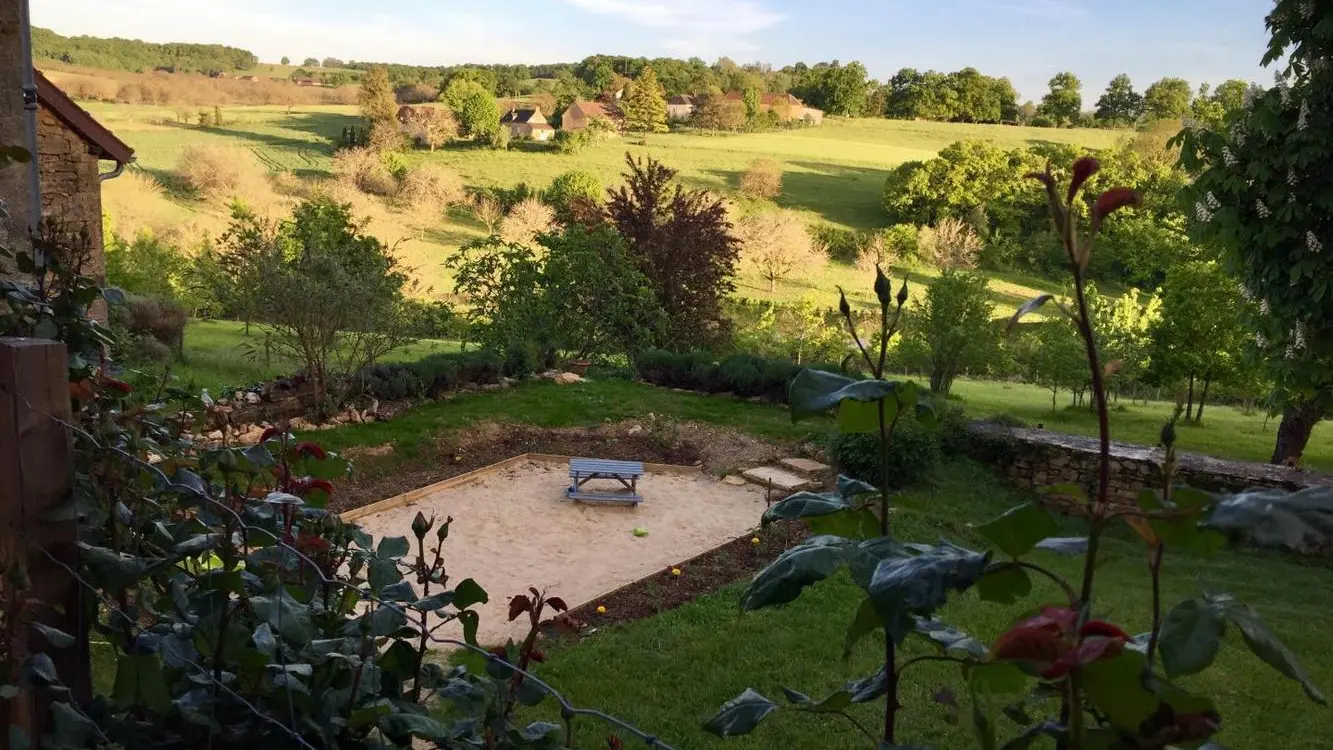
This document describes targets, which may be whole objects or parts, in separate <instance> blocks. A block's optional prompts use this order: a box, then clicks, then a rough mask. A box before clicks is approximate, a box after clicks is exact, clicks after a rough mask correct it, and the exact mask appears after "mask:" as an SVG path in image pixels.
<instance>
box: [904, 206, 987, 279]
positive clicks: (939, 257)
mask: <svg viewBox="0 0 1333 750" xmlns="http://www.w3.org/2000/svg"><path fill="white" fill-rule="evenodd" d="M918 243H919V245H920V247H921V251H922V253H921V254H922V255H923V256H925V257H926V258H927V259H929V260H930V261H931V262H932V263H934V264H935V265H936V266H938V267H940V268H975V267H976V265H977V259H978V258H979V257H980V256H981V247H982V246H981V238H980V237H978V236H977V233H976V230H975V229H973V228H972V227H971V226H970V225H969V224H967V222H964V221H962V220H959V219H955V218H953V217H946V218H943V219H940V220H939V222H938V223H937V224H936V225H935V227H934V229H930V230H927V229H926V228H923V229H922V233H921V234H920V235H918Z"/></svg>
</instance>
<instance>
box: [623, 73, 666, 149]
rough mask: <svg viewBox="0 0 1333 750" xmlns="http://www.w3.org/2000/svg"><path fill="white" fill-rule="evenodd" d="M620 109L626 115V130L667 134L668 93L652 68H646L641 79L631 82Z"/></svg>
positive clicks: (640, 76) (641, 74) (640, 75)
mask: <svg viewBox="0 0 1333 750" xmlns="http://www.w3.org/2000/svg"><path fill="white" fill-rule="evenodd" d="M620 107H621V109H622V110H623V111H624V113H625V129H626V130H634V131H638V132H643V133H665V132H667V107H666V91H665V90H664V89H663V88H662V84H660V83H658V81H657V74H656V73H654V72H653V69H652V66H644V68H643V72H642V73H640V74H639V77H638V78H636V79H634V80H633V81H631V82H630V85H629V91H628V92H626V93H625V99H624V101H623V102H622V103H621V105H620Z"/></svg>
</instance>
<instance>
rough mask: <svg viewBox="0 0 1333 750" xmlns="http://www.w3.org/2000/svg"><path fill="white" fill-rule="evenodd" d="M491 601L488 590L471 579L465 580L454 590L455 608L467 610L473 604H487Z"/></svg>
mask: <svg viewBox="0 0 1333 750" xmlns="http://www.w3.org/2000/svg"><path fill="white" fill-rule="evenodd" d="M490 600H491V597H490V595H489V594H487V593H486V589H483V588H482V587H481V584H479V583H477V582H476V581H474V580H472V579H471V578H464V579H463V580H462V581H460V582H459V583H458V587H457V588H455V589H454V606H455V607H457V608H459V609H467V608H468V607H471V606H472V605H473V604H486V603H487V602H489V601H490Z"/></svg>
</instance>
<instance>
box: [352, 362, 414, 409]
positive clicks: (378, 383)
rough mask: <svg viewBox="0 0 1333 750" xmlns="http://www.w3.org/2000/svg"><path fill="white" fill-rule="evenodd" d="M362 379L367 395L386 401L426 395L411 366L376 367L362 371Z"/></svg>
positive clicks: (388, 365)
mask: <svg viewBox="0 0 1333 750" xmlns="http://www.w3.org/2000/svg"><path fill="white" fill-rule="evenodd" d="M360 378H361V382H362V387H363V390H364V391H365V392H366V393H369V394H370V395H372V396H374V397H375V398H378V399H382V400H385V401H396V400H399V399H404V398H420V397H421V396H422V395H424V394H425V389H424V388H423V387H422V384H421V379H420V378H418V377H417V375H416V373H415V372H413V371H412V368H411V367H410V366H409V365H404V364H398V363H394V364H386V365H374V366H373V367H368V368H366V369H364V370H362V371H361V373H360Z"/></svg>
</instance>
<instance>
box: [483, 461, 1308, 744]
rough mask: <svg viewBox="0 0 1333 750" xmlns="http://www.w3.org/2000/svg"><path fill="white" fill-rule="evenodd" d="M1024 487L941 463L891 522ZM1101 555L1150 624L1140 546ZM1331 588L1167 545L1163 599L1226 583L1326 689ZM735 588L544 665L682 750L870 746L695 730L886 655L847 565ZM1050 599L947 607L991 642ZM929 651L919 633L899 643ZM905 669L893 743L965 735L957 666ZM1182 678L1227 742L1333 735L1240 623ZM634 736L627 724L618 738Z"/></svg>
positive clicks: (995, 509) (814, 723)
mask: <svg viewBox="0 0 1333 750" xmlns="http://www.w3.org/2000/svg"><path fill="white" fill-rule="evenodd" d="M1019 500H1021V496H1020V495H1019V494H1018V493H1016V492H1015V491H1012V490H1009V489H1007V488H1004V487H1001V486H999V485H998V484H997V482H996V480H995V478H994V474H993V473H992V472H991V470H990V469H988V468H986V467H983V466H980V465H977V464H974V463H971V462H968V461H957V462H953V463H949V464H947V465H945V466H942V467H941V468H940V469H939V470H938V471H937V472H935V475H934V478H933V480H932V482H931V483H930V484H929V486H925V487H922V488H919V489H916V490H913V491H911V492H908V493H906V494H904V495H902V496H901V497H900V498H899V499H898V501H897V503H898V510H897V512H896V515H895V535H897V536H899V537H900V538H903V539H909V540H918V541H923V542H934V541H936V540H937V539H939V538H941V537H944V538H947V539H949V540H951V541H954V542H956V543H960V544H965V545H969V544H970V545H973V546H977V547H979V546H981V544H980V540H979V539H978V538H977V536H976V535H975V533H973V531H972V525H973V524H974V523H980V522H982V521H985V520H988V519H989V518H990V517H992V516H994V515H997V514H998V513H1000V512H1002V511H1003V510H1004V509H1005V508H1007V507H1009V506H1010V505H1011V504H1013V503H1015V502H1017V501H1019ZM460 522H465V520H461V521H460ZM1071 531H1072V528H1071ZM1102 559H1103V564H1102V566H1101V568H1100V569H1099V570H1098V574H1097V576H1098V585H1097V596H1096V605H1095V609H1096V612H1097V614H1098V615H1099V616H1103V617H1106V618H1109V619H1112V620H1114V621H1116V622H1118V623H1120V624H1122V625H1124V626H1126V628H1127V629H1128V630H1129V631H1130V632H1142V631H1144V630H1147V629H1148V627H1149V623H1150V610H1149V609H1148V605H1149V601H1150V599H1149V596H1150V595H1149V588H1148V578H1147V572H1146V567H1145V565H1144V555H1143V550H1142V548H1141V547H1140V545H1139V544H1138V543H1136V542H1134V541H1131V540H1130V539H1129V538H1128V536H1127V535H1123V534H1117V535H1115V538H1112V539H1110V540H1109V541H1108V543H1107V544H1105V548H1104V554H1103V557H1102ZM1038 561H1039V562H1041V563H1042V564H1045V565H1048V566H1050V567H1053V568H1054V569H1056V570H1058V571H1060V572H1061V573H1063V574H1064V575H1066V576H1077V575H1078V568H1079V563H1078V562H1077V561H1075V560H1073V559H1061V558H1057V557H1055V556H1054V555H1047V554H1045V553H1043V554H1042V555H1041V557H1040V559H1039V560H1038ZM684 575H686V576H688V575H689V570H688V568H687V569H686V570H685V571H684ZM1330 587H1333V569H1330V567H1329V565H1328V563H1327V561H1302V560H1297V559H1291V558H1284V557H1279V556H1276V555H1270V554H1261V553H1255V552H1241V551H1228V552H1225V553H1222V554H1219V555H1217V556H1214V557H1209V558H1203V557H1195V556H1190V555H1183V554H1179V555H1178V554H1172V555H1169V556H1168V560H1167V565H1166V574H1165V576H1164V580H1163V597H1164V601H1166V602H1168V603H1174V602H1176V601H1178V600H1180V599H1183V598H1186V597H1189V596H1192V595H1196V594H1198V593H1199V592H1200V591H1201V590H1204V589H1207V590H1208V591H1211V592H1220V591H1227V592H1230V593H1233V594H1235V595H1236V596H1237V597H1239V598H1240V599H1241V600H1242V601H1245V602H1247V603H1249V604H1251V605H1252V606H1254V607H1255V608H1256V609H1257V610H1258V611H1259V612H1260V613H1261V614H1262V615H1263V617H1264V618H1265V620H1266V622H1267V623H1268V624H1269V625H1270V626H1271V627H1272V629H1273V630H1274V631H1275V632H1276V633H1277V634H1278V635H1279V636H1280V637H1281V638H1282V639H1283V640H1284V641H1285V642H1286V644H1287V645H1288V646H1289V647H1290V648H1291V649H1292V650H1293V651H1295V652H1296V653H1297V654H1299V655H1300V656H1301V658H1302V660H1303V662H1304V664H1305V665H1306V667H1307V668H1308V669H1309V671H1310V672H1311V674H1312V675H1313V676H1314V678H1315V680H1316V681H1317V683H1319V684H1321V685H1322V686H1324V687H1325V688H1326V689H1327V688H1329V687H1333V649H1331V648H1330V646H1329V641H1328V637H1327V632H1326V631H1327V628H1326V623H1327V622H1328V620H1329V618H1330V617H1333V600H1330V599H1329V598H1328V597H1327V596H1326V595H1325V594H1326V592H1328V591H1329V590H1330ZM743 589H744V584H737V585H733V586H731V587H728V588H726V589H723V590H721V591H719V592H717V593H715V594H713V595H710V596H707V597H704V598H702V599H699V600H696V601H695V602H693V603H691V604H688V605H686V606H684V607H681V608H679V609H676V610H673V611H670V612H667V613H665V614H662V615H659V616H657V617H654V618H652V619H648V620H643V621H639V622H635V623H632V624H627V625H620V626H611V627H608V628H604V629H602V630H601V632H599V633H597V634H596V635H594V636H592V637H590V638H589V639H588V640H587V641H585V642H584V643H582V644H579V645H575V646H565V647H559V648H556V649H553V650H551V651H548V662H547V663H546V664H544V665H542V666H541V668H540V669H539V674H540V675H541V676H542V678H543V679H546V680H548V681H550V682H551V683H553V684H554V685H556V686H558V688H559V689H560V690H561V691H563V692H564V693H565V695H566V696H567V697H568V698H570V699H571V700H572V701H574V702H575V703H576V704H577V705H580V706H592V707H597V708H600V709H603V710H605V711H608V712H610V713H612V714H614V715H617V716H619V717H621V718H624V719H627V720H629V721H630V722H632V723H634V724H636V725H638V726H639V727H641V728H642V729H644V730H646V731H649V732H652V733H656V734H658V735H659V736H660V737H661V738H662V739H663V740H665V741H667V742H670V743H671V744H672V745H673V746H674V747H676V748H679V749H680V750H703V749H706V748H723V747H726V748H803V749H804V748H810V749H812V750H813V749H815V748H818V749H820V750H823V749H825V748H863V747H873V745H872V743H870V742H868V741H867V740H865V738H864V737H862V736H861V735H859V734H858V733H857V732H856V730H855V729H853V728H852V726H851V725H850V724H849V723H848V722H847V721H846V720H844V719H840V718H837V717H814V716H811V715H798V714H795V713H786V712H780V713H779V714H777V715H775V716H774V717H771V718H770V719H769V721H768V722H766V723H765V724H764V725H763V726H762V727H761V728H760V729H759V730H758V731H757V732H756V733H755V734H754V735H753V736H751V737H748V738H742V739H730V740H726V741H723V740H719V739H717V738H715V737H712V736H711V735H708V734H706V733H704V732H702V731H701V730H700V728H699V725H700V723H702V722H703V721H705V720H706V719H707V718H709V717H710V716H711V715H712V714H713V713H714V712H715V711H716V709H717V708H718V707H719V706H720V705H721V704H722V703H723V702H724V701H726V700H728V699H730V698H733V697H735V696H736V695H738V694H739V693H740V692H741V691H742V690H743V689H745V688H746V687H753V688H755V689H757V690H759V691H760V692H761V693H763V694H765V695H766V696H768V697H770V698H772V699H774V700H776V701H778V702H783V700H782V687H784V686H785V687H790V688H793V689H796V690H800V691H802V692H806V693H808V694H811V695H815V696H818V695H821V694H824V693H827V692H829V691H831V690H833V689H835V688H837V687H840V686H841V685H842V683H843V681H845V680H847V679H849V678H859V677H864V676H867V675H869V674H871V673H873V672H874V670H875V669H876V668H877V665H878V663H879V662H878V661H877V659H878V658H879V657H880V655H881V654H882V645H880V644H882V639H881V640H879V641H878V642H874V641H873V640H872V639H867V640H865V641H863V642H862V643H861V644H860V645H859V647H858V648H857V649H856V651H855V653H854V655H853V657H852V658H851V659H850V660H849V661H845V662H844V661H843V660H842V659H841V652H842V642H843V634H844V632H845V630H846V628H847V625H848V624H849V622H850V621H851V617H852V614H853V613H854V611H855V609H856V606H857V604H858V603H859V601H860V599H861V596H862V595H861V594H860V592H859V590H858V589H857V588H856V587H855V586H854V585H853V584H852V583H851V582H850V580H849V579H847V578H846V576H839V577H838V578H836V579H834V580H831V581H826V582H824V583H820V584H818V585H816V586H814V587H813V588H812V589H807V590H806V593H805V595H804V596H802V597H801V599H799V600H798V601H797V602H795V603H793V604H790V605H788V606H786V607H785V608H782V609H780V610H765V611H760V612H755V613H746V614H742V613H741V612H740V611H739V607H738V601H739V597H740V594H741V592H742V591H743ZM553 593H559V592H558V591H557V592H553ZM1057 601H1059V599H1058V594H1057V591H1056V589H1055V587H1054V585H1052V584H1037V586H1036V589H1035V590H1034V593H1033V595H1032V597H1030V598H1029V599H1028V600H1026V601H1025V602H1023V603H1020V604H1016V605H1013V606H1000V605H995V604H988V603H984V602H981V601H980V600H979V599H978V598H977V597H976V596H975V595H974V594H971V593H969V594H965V595H962V596H957V597H955V599H954V600H953V601H952V602H950V603H949V604H948V605H947V606H946V607H945V608H944V609H943V610H942V612H941V616H942V618H943V619H945V620H946V621H948V622H950V623H951V624H953V625H955V626H957V627H961V628H963V629H965V630H967V631H969V632H972V633H973V634H976V635H978V636H980V637H982V638H985V639H987V640H989V639H991V638H993V637H994V636H995V635H997V634H998V633H999V632H1001V631H1002V630H1003V629H1004V628H1006V627H1008V626H1009V625H1010V624H1012V623H1013V622H1014V621H1015V620H1016V619H1018V618H1020V617H1021V616H1023V614H1024V613H1025V612H1026V611H1028V610H1029V609H1031V608H1032V607H1035V606H1037V605H1038V604H1041V603H1044V602H1057ZM1233 630H1234V629H1233ZM926 652H927V649H926V648H924V647H922V646H920V645H917V644H913V645H911V646H909V647H908V648H907V651H906V653H907V654H908V655H914V654H918V653H926ZM913 669H914V673H913V674H912V676H911V677H910V678H909V679H908V680H907V682H906V685H905V688H904V691H903V693H902V695H901V700H902V702H903V704H904V706H905V709H904V711H903V712H902V713H901V714H900V716H901V720H900V734H899V741H900V742H906V743H922V744H924V745H929V746H931V747H934V748H938V749H939V750H945V749H948V750H953V749H955V748H967V747H975V746H976V743H975V740H974V739H973V738H972V736H971V733H970V730H969V729H968V728H967V727H968V725H967V724H966V722H963V723H961V724H960V723H955V722H952V721H950V720H949V718H948V716H947V714H946V712H945V710H944V709H943V708H942V707H941V706H939V705H937V704H936V703H935V702H934V700H933V697H932V696H934V695H935V693H936V692H937V691H938V690H939V688H940V687H942V686H944V685H946V684H952V685H953V686H954V689H955V692H956V693H957V694H958V695H959V697H960V700H961V701H962V705H963V710H964V711H967V710H969V706H968V703H967V697H966V696H967V693H966V688H965V686H964V685H963V684H962V683H961V681H960V679H959V675H958V673H957V670H956V668H953V667H952V666H950V665H944V666H939V665H935V664H924V665H920V666H919V667H914V668H913ZM1185 682H1186V683H1187V685H1188V687H1189V688H1190V689H1192V690H1195V691H1197V692H1201V693H1205V694H1208V695H1211V696H1212V697H1213V698H1214V699H1215V700H1216V701H1217V704H1218V706H1219V708H1220V711H1221V714H1222V716H1223V722H1224V724H1223V727H1224V728H1223V731H1222V733H1221V734H1220V735H1219V736H1218V737H1217V739H1218V740H1219V741H1220V742H1222V744H1224V745H1226V746H1228V747H1231V748H1287V747H1330V746H1333V745H1330V739H1329V738H1330V737H1333V710H1330V709H1328V708H1324V707H1320V706H1318V705H1315V704H1313V703H1310V702H1308V701H1307V700H1306V699H1305V698H1304V697H1303V695H1302V693H1301V689H1300V687H1299V685H1297V684H1296V683H1295V682H1292V681H1289V680H1287V679H1285V678H1283V677H1282V676H1281V675H1279V674H1278V673H1277V672H1275V671H1273V670H1271V669H1269V668H1268V667H1267V666H1266V665H1264V664H1263V663H1262V662H1260V661H1259V660H1258V659H1257V658H1255V657H1254V656H1253V655H1251V654H1250V653H1249V651H1248V650H1247V649H1245V647H1244V645H1243V643H1242V642H1241V640H1240V638H1239V636H1238V634H1236V633H1234V632H1231V633H1229V634H1228V641H1227V642H1226V644H1225V645H1224V646H1223V649H1222V651H1221V653H1220V654H1219V656H1218V658H1217V661H1216V663H1215V664H1214V666H1213V667H1212V669H1210V670H1209V671H1208V672H1206V673H1204V674H1203V675H1200V676H1198V677H1195V678H1192V679H1189V680H1186V681H1185ZM882 711H883V704H882V703H878V704H874V705H872V706H867V707H857V708H856V709H855V710H854V711H853V715H854V716H855V717H856V718H857V719H858V720H860V721H862V722H863V723H864V724H866V725H868V726H871V727H874V726H876V722H877V720H878V717H879V716H882ZM532 716H533V717H534V718H537V717H541V718H546V719H548V720H555V719H556V716H557V714H556V713H555V712H554V711H553V710H552V709H551V708H550V707H549V706H548V707H546V708H544V709H538V710H536V711H534V712H533V713H532ZM964 716H966V713H965V714H964ZM996 719H997V722H998V725H999V727H1000V730H1001V732H1002V734H1005V735H1009V736H1013V735H1014V734H1017V731H1016V730H1017V725H1015V724H1013V723H1012V722H1010V721H1009V720H1008V719H1005V718H1004V717H1002V716H999V715H998V713H997V716H996ZM576 726H577V728H578V729H577V736H578V737H579V738H580V741H579V746H580V747H596V746H599V745H597V744H596V743H597V742H600V741H601V739H600V738H602V737H605V736H606V734H607V729H606V727H604V726H598V725H597V722H596V721H593V720H579V723H578V724H577V725H576ZM633 746H635V744H634V743H633V742H631V741H630V740H629V738H628V737H627V738H626V747H633ZM1039 746H1041V747H1047V746H1048V745H1039Z"/></svg>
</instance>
